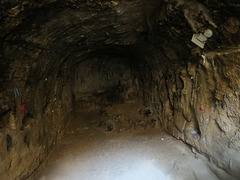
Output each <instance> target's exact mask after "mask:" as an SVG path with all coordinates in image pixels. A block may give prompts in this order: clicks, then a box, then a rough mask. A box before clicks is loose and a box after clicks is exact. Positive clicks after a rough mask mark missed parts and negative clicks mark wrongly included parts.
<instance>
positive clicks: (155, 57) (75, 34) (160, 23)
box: [0, 0, 240, 179]
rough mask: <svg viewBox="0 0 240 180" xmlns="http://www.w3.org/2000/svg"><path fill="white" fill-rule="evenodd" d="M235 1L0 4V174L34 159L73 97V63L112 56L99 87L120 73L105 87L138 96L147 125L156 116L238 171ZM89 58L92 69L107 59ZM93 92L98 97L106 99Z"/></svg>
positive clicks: (11, 174)
mask: <svg viewBox="0 0 240 180" xmlns="http://www.w3.org/2000/svg"><path fill="white" fill-rule="evenodd" d="M239 7H240V6H239V2H238V0H212V1H201V2H200V1H197V0H164V1H163V0H162V1H158V0H151V1H143V0H133V1H120V0H116V1H110V0H109V1H108V0H106V1H90V0H84V1H70V0H64V1H60V0H51V1H37V0H35V1H29V0H25V1H22V0H4V1H1V2H0V20H1V22H2V25H1V26H0V42H1V43H0V84H1V86H0V144H1V145H2V147H3V148H1V149H0V160H1V161H0V176H1V178H2V179H27V178H28V177H30V176H31V175H32V174H33V173H34V171H35V170H36V169H37V168H38V167H39V165H40V164H41V163H42V162H43V161H44V159H45V157H46V156H47V154H48V151H49V150H50V149H52V146H53V144H54V143H55V142H56V141H57V139H58V138H60V137H61V136H62V134H63V133H64V127H65V125H66V124H67V123H68V121H69V119H70V117H69V112H71V110H72V109H73V107H72V104H73V103H72V101H73V99H74V96H75V98H77V99H79V96H78V95H79V93H78V94H77V93H76V92H79V86H78V85H76V84H78V83H79V82H77V81H78V80H77V81H75V82H77V83H75V85H76V86H75V94H74V93H73V90H74V89H73V87H74V76H75V75H76V72H77V70H76V67H79V66H80V67H82V66H81V65H87V66H89V65H91V68H93V67H95V65H96V64H95V65H94V64H91V63H90V61H88V60H93V59H94V58H95V57H99V55H100V54H104V55H109V54H111V55H113V56H115V57H121V58H119V59H121V60H123V61H124V63H123V64H124V66H119V67H120V68H119V69H118V70H119V72H118V71H114V73H115V74H114V76H113V77H114V82H111V81H107V82H106V83H105V85H106V86H104V88H102V89H101V88H99V90H101V91H105V90H106V88H110V87H111V88H112V87H114V86H115V85H116V83H117V79H118V80H119V79H120V83H122V80H123V79H122V77H121V78H120V76H121V75H124V73H126V76H127V81H126V84H125V85H126V86H127V87H126V89H125V91H123V92H122V93H120V92H119V91H107V92H111V94H112V93H113V94H114V93H115V95H116V97H118V98H120V99H124V98H125V100H126V99H128V100H129V98H130V99H131V98H133V99H134V98H136V99H137V100H140V101H141V102H142V104H143V105H144V106H145V107H144V108H143V107H141V108H143V109H145V110H147V112H149V111H150V112H151V115H153V116H154V117H153V119H154V123H152V124H151V126H152V125H153V126H156V123H158V122H160V124H161V126H162V127H163V128H164V129H165V130H166V131H167V132H169V133H170V134H172V135H173V136H174V137H176V138H178V139H181V140H182V141H184V142H185V143H188V144H189V145H190V147H192V148H193V149H194V150H196V151H199V152H201V153H204V154H205V155H206V156H208V157H209V160H210V161H212V162H214V163H216V164H217V165H218V166H219V167H220V168H222V169H223V170H225V171H228V172H229V173H232V174H234V175H235V176H238V177H239V176H240V174H239V172H240V170H239V169H240V167H239V166H240V162H239V156H238V153H237V152H238V150H239V147H240V144H239V123H240V122H239V80H238V79H239V76H240V73H239V69H240V68H239V40H240V33H239V32H240V28H239V25H240V23H239V18H238V17H239V16H240V15H239V12H240V10H239ZM206 29H211V30H212V31H213V37H211V38H210V39H209V40H208V41H207V43H206V45H205V48H204V50H202V49H200V48H198V47H196V46H195V45H194V44H193V43H192V42H191V37H192V35H193V33H202V32H204V30H206ZM202 55H203V57H206V59H205V58H203V57H201V56H202ZM122 57H124V58H122ZM110 59H111V58H110ZM110 59H109V60H110ZM113 59H114V58H113ZM126 59H127V60H126ZM98 60H99V61H100V62H99V63H97V65H96V67H97V66H100V67H102V66H101V65H100V64H101V63H103V62H108V61H103V60H102V59H98ZM84 62H88V63H90V64H88V63H87V64H84ZM94 62H95V61H94ZM81 63H83V64H81ZM120 64H121V63H120ZM123 64H122V65H123ZM77 65H79V66H77ZM111 66H112V67H113V69H116V67H115V66H114V63H113V64H110V65H109V66H108V69H105V70H106V71H107V73H106V74H107V77H110V76H109V75H110V74H111V72H112V70H111V69H110V67H111ZM88 68H89V67H88ZM129 68H130V70H129ZM100 69H101V68H100ZM91 70H92V72H95V74H94V76H93V79H94V80H96V81H97V80H99V79H98V78H99V77H98V75H100V78H103V79H104V74H102V73H100V74H99V73H98V72H99V69H96V70H94V69H91ZM123 70H124V72H123ZM86 71H87V70H86V69H84V70H83V73H84V72H86ZM85 75H86V74H79V76H80V78H79V80H81V78H82V79H89V78H90V77H89V76H87V77H86V76H85ZM115 80H116V81H115ZM80 84H81V82H80ZM123 84H124V83H122V85H123ZM82 85H84V86H93V84H86V83H84V84H83V83H82ZM94 85H95V84H94ZM118 85H119V84H118ZM16 88H17V89H16ZM113 89H114V88H113ZM113 89H112V90H113ZM85 90H87V91H88V90H89V92H91V93H92V92H94V91H95V88H93V89H88V88H86V89H85ZM117 90H119V89H117ZM85 92H86V91H85ZM105 92H106V91H105ZM81 93H83V91H82V90H80V94H81ZM131 96H132V97H131ZM83 97H84V96H81V98H83ZM93 97H96V96H95V95H94V96H93ZM102 97H103V98H105V99H100V100H99V99H98V100H97V102H98V103H100V101H101V100H104V103H105V104H107V103H109V101H108V100H107V97H106V96H104V95H103V96H102ZM122 97H124V98H122ZM111 99H114V97H112V98H110V100H111ZM118 100H119V99H118ZM93 101H95V100H93ZM23 105H24V106H23ZM102 105H103V104H102ZM25 108H26V112H25V114H24V111H25V110H24V109H25ZM143 114H144V113H143ZM147 114H148V113H147ZM129 116H130V115H129ZM140 116H141V117H142V114H140ZM151 119H152V117H151V118H149V120H150V121H151ZM133 123H135V124H138V123H139V122H138V120H136V121H134V122H133ZM140 124H141V123H140ZM143 124H144V123H143ZM146 124H147V123H146ZM156 127H157V126H156Z"/></svg>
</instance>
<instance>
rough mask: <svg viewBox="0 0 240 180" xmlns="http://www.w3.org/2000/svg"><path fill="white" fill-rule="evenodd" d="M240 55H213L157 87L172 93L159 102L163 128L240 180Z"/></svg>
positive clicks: (227, 52)
mask: <svg viewBox="0 0 240 180" xmlns="http://www.w3.org/2000/svg"><path fill="white" fill-rule="evenodd" d="M239 52H240V51H239V49H229V50H224V51H222V50H219V51H215V52H210V53H207V54H206V59H205V60H204V59H201V58H199V60H198V61H196V62H190V63H188V65H187V66H186V68H183V69H181V70H179V71H176V72H172V73H170V75H171V77H167V78H166V79H165V84H162V86H159V87H157V88H158V89H161V90H163V89H165V91H166V92H167V94H166V96H165V97H161V96H160V98H161V99H160V100H159V101H161V103H162V106H160V107H159V112H160V122H161V124H162V126H163V127H164V128H165V129H166V130H167V131H168V132H169V133H170V134H172V135H173V136H174V137H176V138H178V139H181V140H182V141H184V142H186V143H187V144H189V145H190V146H191V147H193V148H195V149H196V150H197V151H198V152H200V153H203V154H205V155H206V156H207V157H208V158H209V160H210V161H212V162H214V163H216V164H217V166H218V167H220V168H222V169H225V170H227V171H228V172H229V173H231V174H234V175H236V176H240V174H239V172H240V171H239V169H240V157H239V147H240V138H239V126H240V121H239V120H240V91H239V90H240V88H239V78H238V77H239V75H240V71H239V69H240V64H239V61H238V60H237V59H239V58H240V56H239ZM236 60H237V61H236ZM159 84H161V82H160V83H159ZM157 92H158V93H159V94H161V93H163V92H162V91H161V92H159V91H157ZM155 96H156V95H155ZM166 120H167V121H166Z"/></svg>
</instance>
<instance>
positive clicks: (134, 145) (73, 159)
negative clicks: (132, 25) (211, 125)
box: [39, 112, 218, 180]
mask: <svg viewBox="0 0 240 180" xmlns="http://www.w3.org/2000/svg"><path fill="white" fill-rule="evenodd" d="M97 117H98V116H97V112H96V113H93V112H91V113H87V112H86V113H84V112H81V113H78V114H77V115H75V118H74V121H73V122H72V124H71V126H70V128H69V130H68V131H67V134H66V136H65V137H64V138H63V139H62V141H61V142H60V143H59V144H58V145H57V147H56V149H55V151H53V152H52V153H51V155H50V156H49V157H50V158H49V159H48V162H47V166H46V169H45V170H44V172H43V173H42V175H41V177H40V179H39V180H194V179H197V180H206V179H207V180H217V179H218V177H216V175H215V174H214V173H213V172H212V171H211V170H210V169H209V168H208V162H207V161H206V160H204V159H202V158H199V156H198V155H196V154H194V153H193V152H192V151H191V149H190V148H189V147H187V146H186V145H185V144H184V143H182V142H180V141H177V140H175V139H174V138H172V137H171V136H169V135H168V134H166V133H165V132H163V131H161V130H160V129H148V130H135V131H121V132H106V131H105V130H104V129H101V128H98V127H97V126H96V118H97Z"/></svg>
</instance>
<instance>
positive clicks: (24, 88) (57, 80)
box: [0, 46, 72, 180]
mask: <svg viewBox="0 0 240 180" xmlns="http://www.w3.org/2000/svg"><path fill="white" fill-rule="evenodd" d="M4 55H5V57H6V58H8V60H9V62H10V64H8V65H9V68H8V71H7V72H5V73H4V77H3V76H1V79H0V81H1V85H2V86H1V92H0V96H1V100H0V101H1V102H0V126H1V128H0V143H1V149H0V159H1V161H0V175H1V179H16V180H19V179H27V178H28V177H31V176H32V175H33V174H34V172H35V171H36V170H37V169H38V168H39V167H40V165H41V164H42V163H43V162H44V160H45V158H46V156H47V154H48V152H49V151H50V150H51V149H52V147H53V146H54V145H55V143H56V142H57V140H58V139H59V138H61V137H62V135H63V133H64V128H65V126H66V125H67V123H68V122H69V120H70V119H69V118H70V116H69V112H70V111H71V110H72V90H71V87H72V85H71V84H70V83H69V82H68V80H67V77H66V75H67V73H66V72H64V70H65V65H63V64H62V65H60V64H59V65H57V66H56V65H55V63H56V62H54V63H53V64H51V65H50V64H44V61H45V60H46V59H45V58H43V59H41V58H39V50H36V49H34V50H33V49H30V50H29V49H28V47H20V46H7V48H6V49H5V52H4ZM34 60H35V61H34ZM51 68H54V71H59V72H61V73H62V75H61V77H58V76H57V73H56V74H55V75H52V73H53V74H54V72H53V70H52V69H51ZM3 69H4V67H3ZM50 71H51V72H50ZM24 109H25V110H24Z"/></svg>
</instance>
